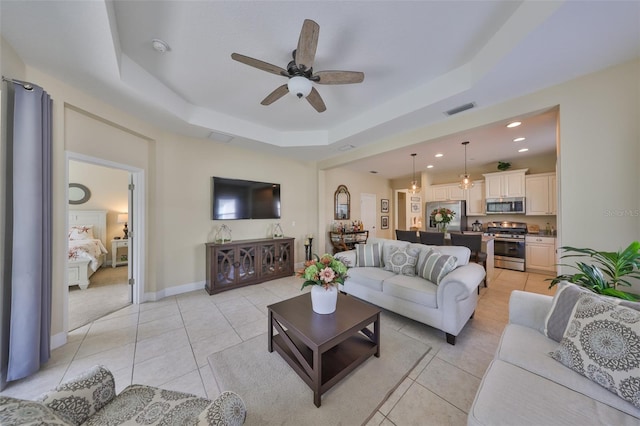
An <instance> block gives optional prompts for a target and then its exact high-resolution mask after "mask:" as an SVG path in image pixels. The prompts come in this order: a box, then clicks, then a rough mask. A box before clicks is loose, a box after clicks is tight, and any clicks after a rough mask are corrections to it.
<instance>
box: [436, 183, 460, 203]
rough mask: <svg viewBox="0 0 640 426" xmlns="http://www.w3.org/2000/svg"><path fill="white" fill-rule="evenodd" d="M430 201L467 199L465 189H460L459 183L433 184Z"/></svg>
mask: <svg viewBox="0 0 640 426" xmlns="http://www.w3.org/2000/svg"><path fill="white" fill-rule="evenodd" d="M430 194H431V195H430V197H429V201H462V200H465V199H466V196H465V193H464V189H460V187H459V186H458V184H457V183H454V184H444V185H432V186H431V190H430Z"/></svg>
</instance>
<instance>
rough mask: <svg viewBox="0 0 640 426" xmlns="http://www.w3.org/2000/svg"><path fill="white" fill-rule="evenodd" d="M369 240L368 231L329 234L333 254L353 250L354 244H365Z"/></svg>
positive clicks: (331, 232) (332, 232)
mask: <svg viewBox="0 0 640 426" xmlns="http://www.w3.org/2000/svg"><path fill="white" fill-rule="evenodd" d="M368 239H369V231H345V232H334V231H330V232H329V241H331V245H332V246H333V254H336V253H338V252H339V251H346V250H351V249H353V248H355V246H356V244H365V243H366V242H367V240H368Z"/></svg>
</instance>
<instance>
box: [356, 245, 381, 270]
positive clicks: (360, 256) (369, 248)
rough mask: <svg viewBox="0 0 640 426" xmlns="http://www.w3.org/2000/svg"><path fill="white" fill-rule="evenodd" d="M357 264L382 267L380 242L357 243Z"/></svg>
mask: <svg viewBox="0 0 640 426" xmlns="http://www.w3.org/2000/svg"><path fill="white" fill-rule="evenodd" d="M356 266H373V267H378V268H379V267H380V244H378V243H373V244H356Z"/></svg>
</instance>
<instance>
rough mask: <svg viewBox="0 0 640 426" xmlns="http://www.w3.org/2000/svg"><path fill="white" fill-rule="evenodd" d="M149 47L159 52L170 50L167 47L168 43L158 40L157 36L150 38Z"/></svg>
mask: <svg viewBox="0 0 640 426" xmlns="http://www.w3.org/2000/svg"><path fill="white" fill-rule="evenodd" d="M151 47H153V50H155V51H156V52H160V53H164V52H166V51H168V50H171V49H170V48H169V45H168V44H167V43H166V42H164V41H162V40H160V39H159V38H154V39H153V40H151Z"/></svg>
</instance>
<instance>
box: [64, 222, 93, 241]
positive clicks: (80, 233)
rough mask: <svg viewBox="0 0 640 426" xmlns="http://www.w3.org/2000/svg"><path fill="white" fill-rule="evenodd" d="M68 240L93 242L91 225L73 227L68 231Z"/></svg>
mask: <svg viewBox="0 0 640 426" xmlns="http://www.w3.org/2000/svg"><path fill="white" fill-rule="evenodd" d="M69 239H70V240H93V239H94V237H93V225H74V226H72V227H71V228H70V229H69Z"/></svg>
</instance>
